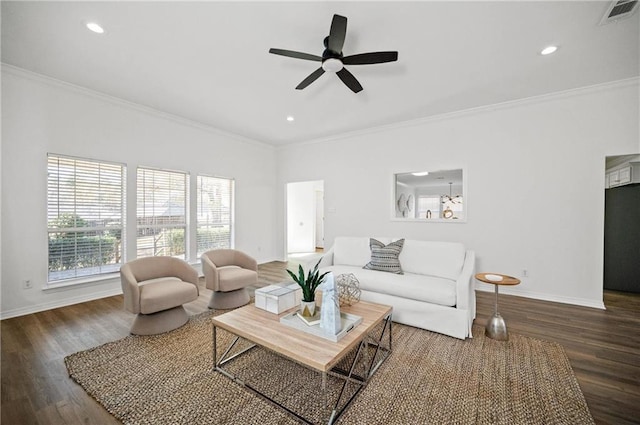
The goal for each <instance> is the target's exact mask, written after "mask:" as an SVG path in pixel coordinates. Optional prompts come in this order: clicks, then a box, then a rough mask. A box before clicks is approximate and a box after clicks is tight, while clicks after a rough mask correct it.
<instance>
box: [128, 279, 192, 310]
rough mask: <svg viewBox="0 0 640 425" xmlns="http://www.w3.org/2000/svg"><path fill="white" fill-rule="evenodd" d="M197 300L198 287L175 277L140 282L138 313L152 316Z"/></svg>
mask: <svg viewBox="0 0 640 425" xmlns="http://www.w3.org/2000/svg"><path fill="white" fill-rule="evenodd" d="M196 299H198V287H197V286H196V285H194V284H193V283H188V282H183V281H182V280H180V279H178V278H177V277H160V278H157V279H150V280H146V281H144V282H140V313H142V314H152V313H157V312H159V311H163V310H168V309H170V308H173V307H177V306H179V305H182V304H186V303H189V302H191V301H195V300H196Z"/></svg>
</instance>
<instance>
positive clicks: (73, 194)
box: [47, 154, 125, 283]
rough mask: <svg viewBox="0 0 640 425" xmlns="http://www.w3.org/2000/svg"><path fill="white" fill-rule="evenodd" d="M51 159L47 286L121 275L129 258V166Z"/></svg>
mask: <svg viewBox="0 0 640 425" xmlns="http://www.w3.org/2000/svg"><path fill="white" fill-rule="evenodd" d="M47 157H48V163H47V223H48V224H47V228H48V232H47V233H48V239H49V268H48V277H47V280H48V282H49V283H52V282H57V281H62V280H66V279H74V278H78V277H84V276H94V275H100V274H106V273H113V272H117V271H118V270H119V269H120V265H121V264H122V259H123V257H124V255H123V244H122V241H123V240H124V239H123V238H124V228H125V227H124V217H125V214H124V210H125V196H124V194H125V186H124V180H125V179H124V176H125V166H124V165H122V164H114V163H107V162H98V161H93V160H88V159H77V158H70V157H63V156H59V155H53V154H49V155H48V156H47Z"/></svg>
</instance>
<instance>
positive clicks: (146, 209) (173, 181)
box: [136, 167, 188, 259]
mask: <svg viewBox="0 0 640 425" xmlns="http://www.w3.org/2000/svg"><path fill="white" fill-rule="evenodd" d="M137 180H138V182H137V186H138V187H137V189H138V193H137V214H136V218H137V236H136V250H137V256H138V258H140V257H149V256H156V255H169V256H172V257H179V258H182V259H186V242H185V237H186V227H187V219H186V217H187V183H188V182H187V180H188V175H187V174H186V173H183V172H179V171H166V170H157V169H152V168H142V167H139V168H138V170H137Z"/></svg>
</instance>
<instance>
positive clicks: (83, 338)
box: [1, 262, 640, 425]
mask: <svg viewBox="0 0 640 425" xmlns="http://www.w3.org/2000/svg"><path fill="white" fill-rule="evenodd" d="M284 270H285V263H277V262H274V263H269V264H266V265H261V266H260V268H259V272H260V273H259V274H260V279H259V281H260V284H259V286H262V285H266V284H268V283H272V282H280V281H282V280H285V279H286V273H285V271H284ZM209 295H210V291H208V290H207V289H205V288H202V290H201V295H200V298H199V299H198V300H197V301H195V302H193V303H190V304H188V305H186V306H185V307H186V308H187V310H188V312H189V313H190V314H195V313H199V312H202V311H205V310H206V309H207V302H208V298H209ZM477 298H478V300H477V306H478V315H477V316H478V318H477V319H476V322H477V323H478V324H481V325H484V323H485V321H486V318H487V317H489V316H490V315H491V314H492V309H493V304H492V303H493V295H492V294H489V293H484V292H479V293H478V296H477ZM605 305H606V307H607V310H606V311H602V310H596V309H591V308H585V307H576V306H569V305H565V304H557V303H551V302H545V301H536V300H530V299H525V298H520V297H513V296H506V295H501V296H500V312H501V313H502V315H503V316H504V317H505V320H506V321H507V324H508V326H509V330H510V332H515V333H519V334H522V335H527V336H531V337H535V338H539V339H544V340H549V341H556V342H558V343H560V344H562V345H563V346H564V348H565V350H566V352H567V355H568V357H569V360H570V362H571V366H572V367H573V370H574V371H575V374H576V376H577V378H578V382H579V383H580V387H581V388H582V391H583V393H584V395H585V398H586V400H587V404H588V405H589V408H590V410H591V413H592V415H593V417H594V419H595V420H596V422H597V423H602V424H633V423H635V424H638V423H640V295H632V294H622V293H615V292H605ZM132 318H133V315H132V314H130V313H127V312H126V311H124V310H123V308H122V296H115V297H110V298H104V299H101V300H97V301H92V302H87V303H83V304H77V305H74V306H69V307H64V308H59V309H55V310H50V311H45V312H42V313H37V314H30V315H28V316H22V317H18V318H14V319H7V320H3V321H2V323H1V325H2V329H1V330H2V387H1V399H2V406H1V407H2V408H1V410H2V415H1V418H2V424H4V425H13V424H16V425H27V424H100V425H102V424H117V423H118V421H116V420H115V419H114V418H113V417H112V416H111V415H110V414H108V413H107V412H106V411H105V410H104V409H103V408H102V407H101V406H99V405H98V404H97V403H96V402H95V401H94V400H93V399H92V398H90V397H89V396H87V395H86V393H85V392H84V390H82V389H81V388H80V387H79V386H78V385H76V384H75V383H74V382H73V381H72V380H71V379H69V377H68V375H67V371H66V368H65V366H64V362H63V359H64V357H65V356H67V355H69V354H71V353H74V352H76V351H80V350H84V349H87V348H91V347H94V346H97V345H100V344H103V343H105V342H109V341H113V340H116V339H119V338H122V337H124V336H126V335H128V333H129V332H128V330H129V324H130V322H131V320H132Z"/></svg>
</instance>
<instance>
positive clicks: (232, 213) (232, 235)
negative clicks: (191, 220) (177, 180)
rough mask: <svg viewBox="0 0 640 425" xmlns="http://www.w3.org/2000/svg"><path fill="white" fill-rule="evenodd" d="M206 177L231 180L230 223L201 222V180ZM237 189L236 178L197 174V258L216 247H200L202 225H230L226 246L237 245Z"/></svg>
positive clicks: (195, 230)
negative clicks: (199, 233) (199, 235)
mask: <svg viewBox="0 0 640 425" xmlns="http://www.w3.org/2000/svg"><path fill="white" fill-rule="evenodd" d="M202 178H204V179H217V180H226V181H228V182H229V184H230V188H229V211H228V214H229V221H228V223H226V222H206V223H203V224H200V219H199V213H200V180H201V179H202ZM235 191H236V181H235V179H234V178H231V177H223V176H216V175H210V174H203V173H198V174H197V175H196V182H195V192H196V196H195V205H196V211H195V226H194V228H195V229H194V233H195V254H196V257H197V258H196V260H197V259H198V258H199V257H200V256H201V255H202V254H203V253H204V252H206V251H208V250H210V249H214V248H215V247H213V246H209V247H207V248H206V249H204V250H203V251H201V250H200V248H199V242H200V241H199V239H198V230H199V229H200V228H201V227H205V226H206V227H208V226H212V225H213V226H215V225H227V224H228V226H229V244H228V246H227V247H226V248H229V249H233V248H234V246H235Z"/></svg>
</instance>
